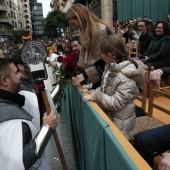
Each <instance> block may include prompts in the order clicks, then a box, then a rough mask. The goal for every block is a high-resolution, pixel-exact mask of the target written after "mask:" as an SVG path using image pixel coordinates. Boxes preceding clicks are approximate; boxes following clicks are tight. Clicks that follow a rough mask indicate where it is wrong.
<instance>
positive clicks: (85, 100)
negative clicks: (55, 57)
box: [83, 95, 91, 102]
mask: <svg viewBox="0 0 170 170" xmlns="http://www.w3.org/2000/svg"><path fill="white" fill-rule="evenodd" d="M89 100H91V95H86V96H84V97H83V102H87V101H89Z"/></svg>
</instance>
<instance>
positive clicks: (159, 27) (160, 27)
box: [155, 23, 164, 36]
mask: <svg viewBox="0 0 170 170" xmlns="http://www.w3.org/2000/svg"><path fill="white" fill-rule="evenodd" d="M155 32H156V36H161V35H163V34H164V29H163V24H162V23H159V24H158V25H157V26H156V28H155Z"/></svg>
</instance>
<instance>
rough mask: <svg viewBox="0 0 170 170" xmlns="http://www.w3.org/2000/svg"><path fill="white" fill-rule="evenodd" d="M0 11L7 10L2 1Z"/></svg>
mask: <svg viewBox="0 0 170 170" xmlns="http://www.w3.org/2000/svg"><path fill="white" fill-rule="evenodd" d="M0 11H7V6H6V5H5V4H4V3H3V4H1V3H0Z"/></svg>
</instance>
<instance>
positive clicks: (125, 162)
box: [105, 128, 138, 170]
mask: <svg viewBox="0 0 170 170" xmlns="http://www.w3.org/2000/svg"><path fill="white" fill-rule="evenodd" d="M105 147H106V166H107V167H106V169H108V170H111V169H118V170H119V169H120V170H123V169H126V170H135V169H138V168H137V167H136V165H135V164H134V163H133V161H132V160H131V159H129V156H128V155H127V153H126V152H125V151H124V149H123V148H122V146H121V145H120V143H119V141H118V140H117V139H116V137H115V136H114V134H113V132H112V131H111V130H110V128H105ZM113 167H114V168H113Z"/></svg>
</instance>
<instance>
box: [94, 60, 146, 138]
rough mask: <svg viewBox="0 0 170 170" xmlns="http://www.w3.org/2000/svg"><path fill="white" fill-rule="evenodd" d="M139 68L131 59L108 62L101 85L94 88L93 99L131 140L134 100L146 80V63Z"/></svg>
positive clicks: (134, 115)
mask: <svg viewBox="0 0 170 170" xmlns="http://www.w3.org/2000/svg"><path fill="white" fill-rule="evenodd" d="M137 63H138V69H136V67H135V65H134V64H132V63H131V62H130V61H123V62H121V63H119V64H116V63H111V64H107V65H106V67H105V71H104V73H103V79H102V84H101V87H99V88H98V89H96V90H94V91H93V92H92V93H91V95H92V100H93V101H95V102H97V103H98V105H99V106H100V107H101V108H102V109H103V110H104V112H105V113H106V114H107V115H108V116H109V118H110V119H111V120H112V121H113V122H114V123H115V125H116V126H117V127H118V128H119V130H120V131H121V132H122V133H123V134H124V135H125V137H126V138H127V139H128V140H130V139H131V138H132V137H133V136H134V134H135V122H136V114H135V104H134V102H133V100H134V99H135V98H136V97H137V95H138V93H139V89H138V87H139V86H142V84H143V82H144V64H143V63H142V62H140V61H137Z"/></svg>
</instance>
